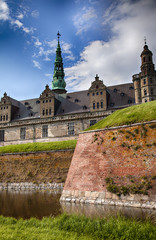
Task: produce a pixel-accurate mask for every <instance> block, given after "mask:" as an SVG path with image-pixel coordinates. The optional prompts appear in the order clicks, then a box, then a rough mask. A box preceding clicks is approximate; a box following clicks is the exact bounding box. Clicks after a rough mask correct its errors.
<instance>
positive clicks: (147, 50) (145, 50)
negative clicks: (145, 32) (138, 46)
mask: <svg viewBox="0 0 156 240" xmlns="http://www.w3.org/2000/svg"><path fill="white" fill-rule="evenodd" d="M147 54H151V55H153V53H152V52H151V51H150V50H149V49H148V45H147V44H146V42H145V45H144V49H143V51H142V53H141V56H142V55H147Z"/></svg>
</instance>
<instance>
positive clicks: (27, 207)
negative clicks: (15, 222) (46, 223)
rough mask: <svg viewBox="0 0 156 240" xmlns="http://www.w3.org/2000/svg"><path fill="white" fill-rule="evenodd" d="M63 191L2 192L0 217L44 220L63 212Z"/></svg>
mask: <svg viewBox="0 0 156 240" xmlns="http://www.w3.org/2000/svg"><path fill="white" fill-rule="evenodd" d="M60 196H61V191H60V190H58V191H54V190H53V191H0V215H3V216H10V217H15V218H30V217H36V218H42V217H44V216H57V215H59V214H60V213H61V212H62V208H61V205H60V202H59V199H60Z"/></svg>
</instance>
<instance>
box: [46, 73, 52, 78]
mask: <svg viewBox="0 0 156 240" xmlns="http://www.w3.org/2000/svg"><path fill="white" fill-rule="evenodd" d="M45 76H46V77H48V78H50V79H52V77H53V75H52V74H51V73H45Z"/></svg>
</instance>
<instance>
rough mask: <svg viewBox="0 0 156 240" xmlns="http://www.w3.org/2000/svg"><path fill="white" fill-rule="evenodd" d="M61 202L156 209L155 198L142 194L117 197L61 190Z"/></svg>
mask: <svg viewBox="0 0 156 240" xmlns="http://www.w3.org/2000/svg"><path fill="white" fill-rule="evenodd" d="M60 201H61V202H70V203H83V204H100V205H111V206H122V207H136V208H147V209H156V196H155V195H153V196H150V197H149V196H146V195H142V194H130V195H127V196H124V195H121V196H117V195H116V194H112V193H110V192H107V191H104V192H97V191H78V190H76V191H73V190H72V191H69V190H63V192H62V195H61V198H60Z"/></svg>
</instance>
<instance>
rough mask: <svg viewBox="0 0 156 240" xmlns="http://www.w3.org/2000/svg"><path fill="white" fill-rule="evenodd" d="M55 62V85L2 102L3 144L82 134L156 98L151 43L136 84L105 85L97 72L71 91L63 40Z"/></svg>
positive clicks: (0, 142)
mask: <svg viewBox="0 0 156 240" xmlns="http://www.w3.org/2000/svg"><path fill="white" fill-rule="evenodd" d="M59 37H60V34H59V33H58V47H57V49H56V59H55V63H54V76H53V81H52V86H53V88H52V89H50V88H49V86H48V85H46V87H45V90H44V91H43V92H42V93H41V94H40V96H39V98H36V99H27V100H23V101H18V100H15V99H12V98H11V97H9V96H7V93H4V96H3V97H2V98H1V101H0V146H2V145H8V144H16V143H27V142H44V141H58V140H65V139H73V138H77V137H78V134H79V133H80V132H81V131H83V130H84V129H86V128H88V127H89V126H91V125H93V124H95V123H96V122H97V121H99V120H101V119H103V118H105V117H106V116H108V115H109V114H111V113H112V112H114V111H116V110H117V109H121V108H125V107H128V106H131V105H134V104H135V103H136V104H138V103H141V102H145V101H151V100H154V99H156V71H155V70H154V64H153V62H152V52H151V51H149V50H148V47H147V45H145V46H144V51H143V52H142V54H141V60H142V65H141V73H139V74H137V75H134V76H133V82H134V84H133V83H127V84H122V85H115V86H109V87H107V86H105V85H104V83H103V80H100V79H99V76H98V75H96V77H95V80H94V81H93V82H91V87H90V88H89V89H88V90H85V91H79V92H72V93H67V91H66V89H65V87H66V83H65V81H64V69H63V59H62V56H61V47H60V43H59Z"/></svg>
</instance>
